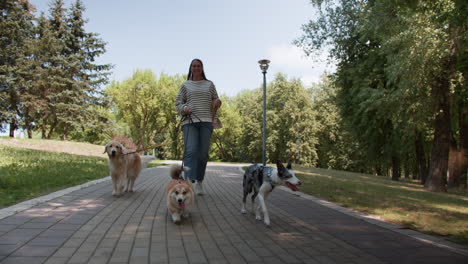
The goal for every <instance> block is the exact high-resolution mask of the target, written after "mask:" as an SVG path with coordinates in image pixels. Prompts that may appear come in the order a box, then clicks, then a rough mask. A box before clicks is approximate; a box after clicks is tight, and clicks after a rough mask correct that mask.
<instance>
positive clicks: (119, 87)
mask: <svg viewBox="0 0 468 264" xmlns="http://www.w3.org/2000/svg"><path fill="white" fill-rule="evenodd" d="M181 83H182V78H180V76H177V77H173V78H171V77H169V76H167V75H165V74H161V75H160V77H159V79H157V78H156V76H155V75H154V74H153V72H152V71H151V70H136V71H135V72H134V73H133V75H132V77H131V78H129V79H127V80H125V81H123V82H121V83H120V82H113V83H112V84H111V85H109V86H108V87H107V88H106V90H105V92H106V94H107V95H108V96H109V97H110V98H111V103H112V104H113V106H112V110H114V111H115V112H116V113H117V118H118V119H121V120H124V121H125V123H127V124H128V126H129V130H130V131H129V134H130V135H129V136H130V137H131V138H132V139H133V140H134V142H135V144H136V145H137V146H138V147H143V146H149V145H152V144H154V143H155V140H163V139H162V138H161V137H160V135H162V134H164V132H165V131H166V129H167V128H168V127H171V126H172V127H174V123H175V122H174V121H176V111H175V92H174V90H176V89H177V88H178V87H179V86H180V84H181ZM170 95H171V96H170ZM169 98H173V99H172V100H174V102H172V104H171V99H169ZM169 109H170V110H169ZM171 122H172V123H171ZM169 133H170V132H169ZM157 143H161V142H157Z"/></svg>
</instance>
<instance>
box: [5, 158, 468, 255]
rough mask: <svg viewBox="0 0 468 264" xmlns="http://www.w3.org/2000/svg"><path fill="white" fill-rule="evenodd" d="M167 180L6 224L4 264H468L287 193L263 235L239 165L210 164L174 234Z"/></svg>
mask: <svg viewBox="0 0 468 264" xmlns="http://www.w3.org/2000/svg"><path fill="white" fill-rule="evenodd" d="M168 173H169V168H168V167H167V166H165V167H158V168H149V169H145V170H143V172H142V175H140V178H139V179H138V180H137V182H136V188H135V192H134V193H129V194H125V195H124V196H123V197H120V198H115V197H113V196H112V195H111V188H112V187H111V181H110V180H105V181H102V182H100V183H97V184H94V185H91V186H88V187H86V188H82V189H79V190H76V191H73V192H71V193H68V194H65V195H63V196H61V197H58V198H55V199H52V200H49V201H47V202H42V203H39V204H37V205H36V206H34V207H31V208H29V209H26V210H24V211H22V212H18V213H16V214H14V215H11V216H8V217H5V218H3V219H0V264H7V263H8V264H10V263H11V264H21V263H28V264H34V263H49V264H52V263H271V264H273V263H339V264H342V263H343V264H346V263H356V264H357V263H369V264H374V263H398V264H404V263H451V264H455V263H460V264H461V263H468V253H466V252H468V251H465V250H464V249H463V248H462V247H459V248H456V247H452V246H451V245H450V243H449V244H448V245H445V246H442V247H441V246H438V245H437V244H435V242H437V239H432V238H431V237H430V236H426V235H423V234H420V233H417V232H414V231H411V230H404V229H399V228H398V227H395V226H393V225H389V224H386V223H383V222H379V221H377V220H372V219H366V218H365V217H361V216H359V215H357V214H355V213H352V212H351V211H349V210H347V209H344V208H341V207H338V206H335V205H333V204H329V203H326V202H324V201H320V200H318V199H315V198H313V197H310V196H307V195H302V197H301V196H298V195H294V194H291V193H290V192H287V191H285V190H282V189H281V188H278V189H275V191H274V192H273V193H272V195H271V196H270V197H269V198H268V201H267V205H268V208H269V212H270V217H271V227H266V226H265V225H264V224H263V222H259V221H256V220H255V218H254V216H253V215H252V214H247V215H243V214H241V213H240V207H241V199H242V172H241V171H240V170H239V166H236V165H221V164H216V163H213V164H211V163H210V164H209V166H208V168H207V175H206V181H205V190H206V194H205V195H204V196H198V197H197V200H196V202H195V204H194V206H193V207H192V208H191V212H192V213H191V217H190V218H189V219H186V220H184V221H183V222H182V223H181V224H180V225H175V224H173V223H172V222H171V220H170V216H169V215H168V213H167V209H166V206H165V197H164V189H165V184H166V183H167V182H168V181H169V175H168ZM247 208H248V209H250V204H248V207H247ZM410 235H411V236H410ZM412 236H416V237H418V238H419V239H416V238H413V237H412ZM423 240H426V241H427V242H424V241H423ZM431 241H435V242H431Z"/></svg>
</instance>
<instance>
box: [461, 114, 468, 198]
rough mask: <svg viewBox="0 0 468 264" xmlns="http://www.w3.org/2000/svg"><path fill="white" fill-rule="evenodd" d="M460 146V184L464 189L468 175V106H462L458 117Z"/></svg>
mask: <svg viewBox="0 0 468 264" xmlns="http://www.w3.org/2000/svg"><path fill="white" fill-rule="evenodd" d="M460 146H461V149H460V152H461V153H460V158H461V162H460V163H461V165H460V171H461V178H460V185H461V186H463V187H465V189H466V186H467V182H466V180H467V176H468V175H467V174H468V107H464V109H463V112H462V115H461V118H460Z"/></svg>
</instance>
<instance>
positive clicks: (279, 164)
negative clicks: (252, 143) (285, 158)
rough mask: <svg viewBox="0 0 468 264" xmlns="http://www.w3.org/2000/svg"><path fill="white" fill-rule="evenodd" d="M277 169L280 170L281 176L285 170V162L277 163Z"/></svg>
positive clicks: (279, 161)
mask: <svg viewBox="0 0 468 264" xmlns="http://www.w3.org/2000/svg"><path fill="white" fill-rule="evenodd" d="M276 168H277V169H278V173H280V174H281V172H282V171H283V170H284V165H283V162H282V161H281V160H278V161H277V162H276Z"/></svg>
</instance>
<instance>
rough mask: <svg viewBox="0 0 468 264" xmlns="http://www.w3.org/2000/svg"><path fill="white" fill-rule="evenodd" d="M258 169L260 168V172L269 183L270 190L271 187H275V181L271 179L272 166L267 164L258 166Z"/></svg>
mask: <svg viewBox="0 0 468 264" xmlns="http://www.w3.org/2000/svg"><path fill="white" fill-rule="evenodd" d="M260 170H261V173H262V174H263V175H264V176H266V178H267V180H268V182H269V183H270V185H271V190H273V188H275V185H276V184H277V182H275V181H273V180H272V179H271V173H272V171H273V168H272V167H268V166H260Z"/></svg>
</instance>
